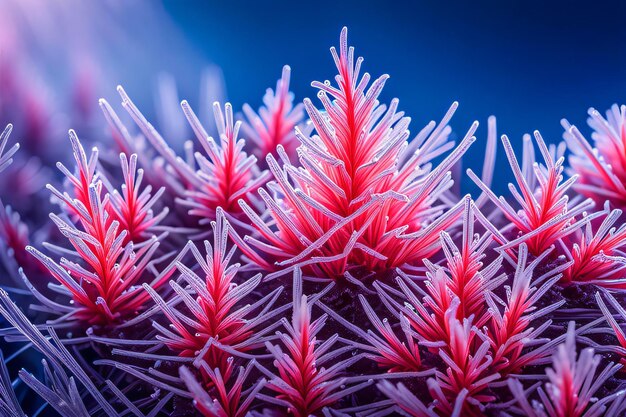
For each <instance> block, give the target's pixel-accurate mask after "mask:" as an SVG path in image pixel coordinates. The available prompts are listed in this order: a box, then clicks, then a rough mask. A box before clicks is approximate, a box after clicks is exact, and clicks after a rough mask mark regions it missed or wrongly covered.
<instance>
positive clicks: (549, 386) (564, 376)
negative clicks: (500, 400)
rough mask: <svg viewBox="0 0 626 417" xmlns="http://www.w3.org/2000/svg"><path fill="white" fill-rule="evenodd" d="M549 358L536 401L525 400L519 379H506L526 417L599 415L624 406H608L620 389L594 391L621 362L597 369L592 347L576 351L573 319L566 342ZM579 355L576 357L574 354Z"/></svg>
mask: <svg viewBox="0 0 626 417" xmlns="http://www.w3.org/2000/svg"><path fill="white" fill-rule="evenodd" d="M557 349H558V350H557V352H556V353H555V354H554V355H553V358H552V368H548V369H546V376H547V377H548V382H547V383H546V384H545V385H544V387H540V388H539V389H538V390H537V392H538V395H539V401H533V402H532V404H531V402H530V401H529V400H528V396H527V394H526V392H525V391H524V389H523V387H522V384H521V382H519V381H518V380H516V379H510V380H509V387H510V389H511V392H512V393H513V395H514V396H515V398H516V400H517V402H518V405H519V407H520V408H521V414H522V415H526V416H529V417H598V416H606V417H609V416H617V415H621V414H622V413H623V412H624V411H625V410H624V407H623V405H621V406H620V409H615V408H614V407H611V409H610V410H611V411H610V413H609V412H607V408H608V406H609V404H611V403H612V402H614V401H616V400H618V401H619V402H620V403H623V401H620V400H619V397H623V396H624V392H623V391H618V392H614V393H612V394H609V395H605V396H603V397H602V398H597V397H595V394H596V393H597V392H598V391H599V390H600V389H601V388H602V387H603V385H604V384H605V383H606V381H607V380H608V379H609V378H610V377H611V376H612V375H614V374H615V373H616V372H617V371H618V370H619V369H620V368H621V365H614V364H612V363H609V364H608V365H607V366H606V367H605V368H604V369H602V370H601V371H600V372H599V373H598V372H597V370H598V367H599V365H600V356H599V355H596V354H595V352H594V350H593V348H586V349H583V351H582V352H581V353H580V354H579V355H577V353H576V331H575V326H574V323H573V322H572V323H570V326H569V328H568V331H567V336H566V339H565V343H563V344H561V345H559V346H558V348H557ZM577 356H578V357H577Z"/></svg>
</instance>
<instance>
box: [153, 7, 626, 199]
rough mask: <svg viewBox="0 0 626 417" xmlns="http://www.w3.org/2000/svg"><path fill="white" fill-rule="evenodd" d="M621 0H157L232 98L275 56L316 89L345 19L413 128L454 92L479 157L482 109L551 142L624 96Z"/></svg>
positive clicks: (508, 126) (625, 39) (269, 79)
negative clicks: (474, 127) (475, 126)
mask: <svg viewBox="0 0 626 417" xmlns="http://www.w3.org/2000/svg"><path fill="white" fill-rule="evenodd" d="M623 4H625V3H620V2H618V1H609V2H571V1H569V2H568V1H551V2H550V1H544V2H522V1H508V2H507V1H473V2H470V1H467V2H426V1H415V2H366V1H327V0H323V1H315V2H298V1H289V2H287V1H262V2H261V1H258V2H257V1H249V2H248V1H232V0H231V1H220V2H216V1H173V0H172V1H165V7H166V9H167V10H168V12H169V13H170V14H171V16H172V17H173V19H174V20H175V22H176V23H177V24H178V25H179V26H180V27H181V28H182V29H183V31H184V32H185V34H186V36H187V37H188V38H189V40H190V41H191V42H193V43H194V46H195V47H196V48H198V49H199V50H200V51H201V52H202V53H203V54H205V56H206V58H207V59H208V60H210V61H212V62H214V63H215V64H217V65H219V66H220V67H221V68H222V69H223V71H224V74H225V79H226V85H227V91H228V98H229V100H231V101H232V102H233V105H234V106H235V107H236V108H240V106H241V104H242V103H244V102H250V104H252V105H253V106H258V105H259V104H260V101H261V96H262V93H263V92H264V90H265V88H267V87H269V86H273V85H274V83H275V80H276V79H277V78H278V77H279V75H280V70H281V67H282V65H283V64H289V65H291V67H292V69H293V77H292V89H293V90H294V91H295V93H296V95H297V97H298V98H299V99H301V98H303V97H305V96H309V97H313V96H314V94H315V92H314V90H313V89H312V88H311V87H310V82H311V81H312V80H324V79H327V78H330V77H332V76H333V75H334V72H333V63H332V59H331V57H330V54H329V53H328V47H330V46H331V45H336V44H337V42H338V37H339V31H340V29H341V27H342V26H344V25H346V26H348V28H349V40H350V43H351V44H352V45H354V46H356V48H357V53H358V54H359V55H361V56H363V57H365V69H366V70H367V71H368V72H370V73H372V75H374V76H376V75H380V74H382V73H388V74H390V75H391V79H390V81H389V82H388V84H387V88H386V89H385V91H384V93H383V95H384V99H385V100H388V99H391V98H393V97H398V98H400V104H401V108H402V109H403V110H405V111H406V112H407V113H408V114H409V115H410V116H411V117H412V119H413V123H412V129H411V130H412V132H414V133H417V131H418V130H419V129H420V128H421V127H422V126H423V125H424V124H425V123H427V122H428V121H429V120H431V119H438V118H440V117H441V116H442V115H443V114H444V112H445V110H446V109H447V107H448V106H449V104H450V103H451V102H452V101H453V100H458V101H459V102H460V104H461V106H460V108H459V111H458V112H457V115H456V116H455V118H454V119H453V123H452V125H453V127H454V130H455V132H456V133H457V134H458V135H462V134H463V133H464V131H465V130H466V129H467V128H468V127H469V125H470V124H471V122H472V121H473V120H475V119H476V120H479V121H480V122H481V125H482V127H481V128H480V130H479V133H478V137H479V143H477V144H476V145H474V148H473V149H472V150H471V151H470V154H469V155H468V157H467V158H466V165H470V166H472V167H476V168H479V167H480V166H481V164H482V155H483V152H484V146H483V145H484V140H485V136H486V119H487V117H488V116H489V115H490V114H495V115H496V116H497V117H498V127H499V133H506V134H507V135H509V137H510V138H511V139H512V140H513V142H514V143H515V144H517V145H520V141H521V136H522V134H523V133H527V132H532V131H533V130H535V129H538V130H540V131H541V132H542V133H543V135H544V137H545V138H546V139H547V140H549V141H551V142H556V141H559V140H561V134H562V129H561V127H560V124H559V121H560V119H561V118H563V117H567V118H568V119H569V120H570V121H572V122H574V123H576V124H578V125H584V124H585V120H586V111H587V109H588V107H590V106H593V107H596V108H598V109H602V110H604V109H606V108H608V107H609V106H610V105H611V104H612V103H614V102H621V103H623V102H625V101H626V100H625V98H626V36H625V35H626V25H625V24H624V22H625V18H626V6H625V5H623ZM582 127H584V129H583V131H584V132H587V128H586V126H582ZM518 149H519V146H518ZM499 151H500V153H499V158H498V172H497V177H498V178H499V179H500V180H499V182H498V184H497V185H496V187H495V188H496V189H497V191H499V192H503V191H504V187H505V181H504V180H502V178H504V177H506V179H507V180H508V179H509V178H510V175H509V169H508V168H507V167H506V162H505V161H504V158H503V157H502V155H503V153H502V152H501V148H500V149H499ZM502 173H505V174H504V175H503V174H502Z"/></svg>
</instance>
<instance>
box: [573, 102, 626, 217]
mask: <svg viewBox="0 0 626 417" xmlns="http://www.w3.org/2000/svg"><path fill="white" fill-rule="evenodd" d="M588 113H589V119H588V123H589V126H591V128H592V129H593V133H592V134H591V138H592V140H593V145H594V146H592V145H591V144H590V143H589V142H588V141H587V139H585V137H584V136H583V135H582V134H581V133H580V131H579V130H578V129H577V128H576V127H575V126H572V125H570V124H569V123H568V122H567V120H563V121H562V125H563V127H564V128H565V133H564V134H563V138H564V139H565V142H566V143H567V146H568V148H569V150H570V151H571V155H570V157H569V164H570V167H571V171H572V172H573V173H576V174H578V175H579V178H580V179H579V181H578V184H576V185H575V186H574V189H575V190H576V191H577V192H579V193H580V194H582V195H585V196H587V197H590V198H593V199H594V200H595V201H596V202H597V203H598V205H602V204H604V202H605V201H607V200H609V201H611V203H612V204H614V205H616V206H617V207H619V208H623V207H624V206H625V205H626V168H624V167H625V166H626V159H625V158H626V157H625V156H624V155H626V122H625V121H626V106H624V105H622V106H618V105H617V104H614V105H613V106H612V107H611V108H610V109H609V110H608V111H607V112H606V118H604V117H602V115H601V114H600V113H599V112H598V111H597V110H596V109H593V108H591V109H589V112H588Z"/></svg>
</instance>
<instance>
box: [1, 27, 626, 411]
mask: <svg viewBox="0 0 626 417" xmlns="http://www.w3.org/2000/svg"><path fill="white" fill-rule="evenodd" d="M331 53H332V57H333V59H334V62H335V65H336V67H337V71H338V74H337V75H336V76H335V82H334V83H333V82H330V81H325V82H314V83H313V87H315V88H316V89H317V90H318V93H317V97H318V99H319V103H320V106H321V107H319V108H318V106H316V105H315V104H314V103H313V101H311V100H309V99H304V101H303V103H301V104H300V103H296V101H295V98H294V96H293V94H292V93H291V92H290V91H289V81H290V68H289V67H287V66H285V67H284V68H283V73H282V77H281V78H280V80H279V81H278V83H277V85H276V89H275V90H271V89H270V90H268V91H267V93H266V95H265V96H264V98H263V102H264V106H263V107H261V109H259V110H258V112H255V111H254V110H252V108H251V107H250V106H248V105H244V106H243V109H242V110H243V115H242V116H239V115H238V114H236V112H235V111H234V110H233V106H232V105H231V104H230V103H226V104H224V105H221V104H219V103H215V104H214V105H213V113H214V118H215V128H216V131H217V137H215V138H214V137H212V136H211V135H210V134H209V133H208V132H209V131H211V129H210V128H208V127H205V126H203V125H202V123H201V122H200V120H199V118H198V117H197V116H196V114H195V113H194V111H193V110H192V109H191V106H190V105H189V104H188V102H187V101H183V102H182V103H181V107H182V113H183V114H184V116H185V117H186V119H187V121H188V122H189V125H190V126H191V130H192V131H193V132H194V134H195V137H196V140H195V141H189V142H187V143H186V144H185V147H184V149H185V154H184V155H183V156H179V155H177V154H176V152H175V151H174V149H175V147H174V146H172V145H171V144H170V143H168V140H167V138H165V137H163V136H161V134H160V133H159V131H158V130H157V129H156V128H155V127H154V126H153V125H152V124H151V123H150V121H149V120H148V118H147V117H146V116H144V115H143V114H142V113H141V112H140V110H139V109H138V108H137V106H135V104H134V103H133V102H132V101H131V99H130V97H129V95H128V94H127V93H126V92H125V91H124V90H123V89H122V88H121V87H120V88H119V89H118V91H119V93H120V95H121V99H122V106H123V108H124V109H125V110H126V111H127V112H128V113H129V115H130V117H131V119H132V120H133V121H134V122H135V123H136V126H135V128H131V127H130V126H126V125H125V124H124V123H123V122H122V118H121V117H120V116H118V114H117V113H116V111H115V110H114V108H113V106H111V105H110V104H109V103H107V102H106V101H104V100H101V101H100V107H101V108H102V110H103V112H104V115H105V119H106V121H107V122H108V123H109V126H110V132H111V136H112V141H111V144H110V145H108V146H107V147H105V148H102V149H104V150H105V151H104V152H102V155H99V150H98V148H97V147H94V148H93V149H92V150H91V152H90V153H88V152H86V151H85V149H84V147H83V145H82V144H81V142H80V141H79V140H78V137H77V135H76V133H74V131H70V135H69V136H70V145H71V148H72V151H73V156H74V166H73V167H67V166H66V165H64V164H62V163H58V164H57V166H58V169H59V170H60V171H61V173H62V174H63V175H64V177H65V180H64V181H63V183H62V184H61V183H58V182H54V181H53V182H54V184H55V185H48V187H47V188H48V189H49V190H50V191H51V193H52V196H51V198H52V201H53V202H54V203H56V204H58V206H59V207H60V212H59V214H50V219H51V221H52V223H53V224H54V225H55V226H56V228H46V229H45V233H43V232H42V233H40V234H33V233H31V228H29V227H28V225H31V224H33V223H34V222H30V221H29V219H28V218H26V217H25V216H23V218H24V219H26V222H24V221H23V218H22V217H21V216H20V214H18V212H16V211H15V210H14V209H12V208H11V207H10V206H8V205H6V206H5V205H4V204H2V202H0V209H1V211H0V247H1V249H2V254H1V257H0V261H1V266H2V272H3V274H4V275H3V276H2V288H3V289H2V290H1V291H0V314H1V315H2V317H4V322H3V323H4V325H3V328H2V329H1V330H0V335H1V336H2V337H3V340H4V342H3V344H2V346H3V350H4V353H5V356H4V357H2V360H3V364H4V365H3V367H2V368H1V369H0V412H1V413H2V414H3V415H11V416H26V415H43V413H46V415H48V414H47V413H53V412H56V413H58V415H61V416H90V415H103V416H127V415H135V416H146V417H148V416H157V415H177V416H182V415H204V416H219V417H244V416H249V415H250V416H277V415H279V416H280V415H285V416H286V415H293V416H296V417H308V416H322V415H324V416H363V417H365V416H384V415H395V414H402V415H407V416H414V417H447V416H454V417H464V416H470V417H480V416H503V417H504V416H514V415H528V416H537V417H540V416H541V417H543V416H545V417H557V416H558V417H599V416H607V417H610V416H619V415H624V413H626V401H625V400H624V397H625V395H626V378H625V377H624V375H623V373H622V372H621V370H620V369H621V365H622V364H625V363H626V309H625V308H624V306H623V301H624V299H626V297H625V296H626V294H625V293H624V290H626V276H625V274H626V268H625V265H626V253H625V251H626V225H624V224H623V217H622V210H621V209H622V206H624V205H625V204H626V174H625V173H624V165H625V164H624V162H625V161H624V155H625V154H626V153H625V152H626V151H625V150H626V127H625V126H626V122H625V120H626V119H625V114H626V111H625V109H624V107H621V108H618V107H617V106H616V107H614V108H612V109H611V111H610V112H609V113H608V116H607V118H606V119H604V118H602V117H601V116H600V115H599V114H598V113H597V112H596V111H595V110H592V111H591V112H590V115H591V119H590V125H591V126H592V127H593V128H594V130H595V132H594V134H593V135H592V139H593V141H594V144H595V146H596V147H595V148H594V147H592V145H591V144H590V143H589V142H588V141H587V140H586V139H585V138H584V137H583V136H582V134H581V133H580V132H579V131H578V129H576V128H575V127H573V126H570V125H569V124H568V123H567V122H563V124H564V126H565V128H566V132H565V135H564V137H565V142H564V143H562V144H559V145H548V144H547V143H546V141H544V139H543V138H542V136H541V135H540V134H539V133H538V132H535V133H534V141H535V142H536V146H535V145H534V144H533V140H532V139H531V136H530V135H527V136H525V137H524V138H523V141H522V147H521V148H522V149H521V150H522V155H521V163H520V162H519V160H518V156H516V149H514V146H513V143H512V141H511V140H510V139H508V138H507V137H506V136H502V144H503V146H504V151H505V155H506V158H507V159H508V161H509V163H510V165H511V169H512V173H513V176H514V178H515V181H516V183H517V184H516V185H513V184H510V185H509V190H510V196H511V197H510V198H509V197H498V196H497V195H496V194H495V193H494V192H493V191H492V190H491V182H492V179H493V167H494V161H495V155H496V147H497V143H496V142H497V136H496V126H495V119H494V118H491V119H490V120H489V124H488V134H487V141H486V154H485V162H484V165H483V167H482V173H481V175H480V176H479V175H477V174H475V173H474V172H473V171H472V170H468V171H467V175H468V177H469V178H470V179H471V180H473V181H474V183H475V184H476V185H477V186H478V192H479V194H478V195H476V196H472V195H470V194H468V195H465V196H460V195H458V194H457V193H456V192H455V187H453V185H454V183H455V182H458V181H460V180H461V178H460V177H459V176H456V175H453V173H458V172H459V170H458V169H457V168H458V167H459V163H460V161H461V159H462V157H463V155H464V154H465V153H466V151H467V149H468V148H469V147H470V146H471V145H472V144H473V143H474V142H476V141H477V139H476V137H475V136H474V135H475V133H476V132H477V128H478V122H475V123H474V124H472V125H471V127H470V128H469V130H468V132H467V133H466V134H465V135H464V136H463V137H462V138H461V140H460V141H459V142H458V143H455V142H454V141H453V140H452V139H451V131H452V129H451V128H450V126H449V122H450V120H451V117H452V115H453V114H454V112H455V111H456V109H457V104H456V103H454V104H453V105H452V106H451V108H450V109H449V110H448V112H447V113H446V114H445V115H444V117H443V118H442V119H441V121H440V122H439V123H436V122H434V121H433V122H430V123H428V124H427V125H426V126H425V127H424V128H422V129H421V130H420V131H419V133H418V134H417V135H416V136H415V137H413V138H411V134H410V132H409V125H410V119H409V118H408V117H406V116H405V115H404V113H403V112H402V111H400V110H399V101H398V100H397V99H393V100H391V101H390V102H389V103H388V104H383V101H384V100H383V97H384V96H383V95H382V91H383V87H384V84H385V81H386V80H387V78H388V76H387V75H383V76H381V77H378V78H376V79H374V80H373V81H372V78H371V77H370V75H369V74H368V73H363V72H362V63H363V60H362V58H357V57H356V56H355V52H354V49H353V48H352V47H349V46H348V42H347V30H346V29H344V30H343V31H342V33H341V38H340V46H339V48H338V50H336V49H335V48H331ZM305 113H306V116H307V117H308V119H305ZM244 118H245V120H244ZM10 131H11V126H8V127H7V129H6V130H5V131H4V133H2V135H1V136H0V171H1V170H3V169H5V168H7V167H8V166H9V165H10V164H11V162H12V161H13V156H14V155H15V154H16V152H17V150H18V147H17V145H13V146H11V145H10V144H9V142H10V138H9V134H10ZM195 148H197V149H198V150H197V151H195V150H194V149H195ZM566 152H569V159H567V158H566ZM115 154H117V156H116V155H115ZM537 155H539V156H540V158H537ZM153 190H155V191H153ZM2 195H8V193H3V194H2ZM611 205H616V206H617V207H615V208H612V207H611ZM44 240H45V242H44ZM573 320H575V321H576V322H574V321H573ZM36 362H41V366H37V365H36ZM613 362H619V363H618V364H614V363H613ZM19 368H23V369H21V370H20V369H19ZM33 393H35V394H37V395H38V397H39V398H40V400H37V401H30V400H28V401H27V400H26V399H27V398H31V397H32V395H33ZM53 410H54V411H53Z"/></svg>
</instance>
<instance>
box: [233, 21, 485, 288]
mask: <svg viewBox="0 0 626 417" xmlns="http://www.w3.org/2000/svg"><path fill="white" fill-rule="evenodd" d="M347 42H348V41H347V29H345V28H344V30H343V31H342V33H341V38H340V48H339V52H337V51H336V50H335V48H332V49H331V53H332V55H333V59H334V60H335V65H336V67H337V70H338V72H339V74H338V75H337V76H336V77H335V78H336V81H337V86H336V87H335V86H332V85H331V83H330V82H324V83H321V82H314V83H313V86H314V87H315V88H317V89H319V93H318V98H319V99H320V101H321V103H322V105H323V107H324V111H321V110H318V109H317V108H315V106H314V105H313V103H312V102H311V101H310V100H309V99H305V100H304V106H305V109H306V111H307V113H308V115H309V117H310V118H311V122H312V126H313V127H314V129H315V134H313V132H310V131H309V130H310V129H304V130H302V129H300V128H298V127H296V137H297V138H298V140H299V141H300V143H301V146H300V147H299V148H298V154H299V160H300V163H301V165H302V166H301V167H297V166H294V165H292V163H291V161H290V160H289V158H288V156H287V154H286V153H285V152H284V150H283V149H282V147H279V148H278V155H279V156H280V162H279V161H277V160H276V159H275V158H274V157H273V156H272V155H268V157H267V162H268V166H269V169H270V171H271V172H272V174H273V176H274V181H272V182H270V183H268V185H267V191H266V190H265V189H263V188H261V189H259V194H260V195H261V198H262V199H263V201H264V202H265V205H266V206H267V210H268V212H267V214H268V215H269V216H270V217H271V225H270V224H267V223H266V222H265V220H264V219H263V216H260V215H258V214H257V213H255V212H254V210H253V209H252V208H251V207H250V206H249V205H248V204H246V203H245V202H241V204H242V208H243V210H244V211H245V213H246V214H247V215H248V217H249V218H250V220H251V222H252V225H253V226H254V228H255V235H252V236H247V237H246V238H245V239H242V238H240V237H235V238H236V239H237V241H238V242H237V243H238V246H239V247H240V248H241V250H242V251H243V252H244V253H245V255H246V256H247V257H248V258H249V259H250V260H251V261H253V262H255V263H256V264H257V265H259V266H260V267H261V268H263V269H265V270H269V271H275V270H277V269H283V270H290V268H293V267H294V266H296V265H298V266H300V267H305V268H306V269H307V270H312V274H313V275H314V276H316V277H319V278H330V279H341V278H343V277H344V275H345V273H346V272H348V271H349V270H350V269H351V268H355V267H357V268H358V267H365V268H367V269H368V270H370V271H379V270H387V269H390V268H395V267H399V266H402V265H404V264H416V263H420V262H421V260H422V259H423V258H425V257H428V256H430V255H432V254H434V253H436V252H437V251H438V247H437V241H438V236H439V232H440V231H442V230H445V229H446V228H447V227H449V226H450V225H451V224H453V223H454V222H455V221H456V219H457V218H458V216H459V215H460V212H461V209H462V206H460V205H458V204H457V205H454V204H449V205H448V204H446V203H440V202H439V200H440V199H441V198H442V197H443V194H444V192H445V191H446V190H448V189H449V188H450V187H451V185H452V179H451V174H450V168H451V167H452V166H453V165H454V164H455V163H456V162H457V161H458V160H459V159H460V157H461V156H462V154H463V153H464V152H465V150H466V149H467V148H468V147H469V145H470V144H471V143H472V142H473V141H474V138H473V136H472V135H473V133H474V130H475V129H476V126H477V124H475V125H473V126H472V128H471V129H470V131H469V132H468V134H467V135H466V137H465V138H464V139H463V141H462V142H461V144H460V145H459V147H458V148H456V149H455V150H454V151H453V152H452V153H451V154H450V155H449V156H448V157H447V158H446V159H445V160H444V162H442V163H441V164H440V165H439V166H437V167H436V168H434V169H433V170H432V171H431V170H430V165H429V164H428V163H429V161H431V160H432V159H433V158H434V157H436V156H439V155H441V154H442V153H444V152H446V151H447V150H449V149H450V148H451V147H452V146H453V143H451V142H446V140H447V136H448V134H449V128H448V127H447V123H448V120H449V119H450V117H451V115H452V113H453V112H454V110H455V109H456V104H454V105H453V107H452V108H451V109H450V111H449V112H448V114H446V116H445V118H444V120H443V121H442V122H441V123H440V124H439V125H438V126H437V127H435V123H434V122H433V123H431V124H429V125H428V126H427V127H426V128H424V129H423V130H422V132H420V134H419V135H418V137H417V138H416V139H415V140H414V142H413V143H414V144H417V146H418V147H420V146H421V147H420V148H418V149H416V148H415V146H413V145H407V143H406V141H407V139H408V136H409V132H408V130H407V128H408V125H409V119H408V118H407V117H404V113H402V112H398V111H397V107H398V100H396V99H394V100H392V102H391V103H390V105H389V107H388V108H387V106H384V105H380V104H379V102H378V96H379V95H380V93H381V91H382V88H383V86H384V84H385V82H386V80H387V78H388V76H387V75H383V76H381V77H379V78H378V79H376V80H374V81H373V82H372V84H371V85H370V86H369V88H368V84H369V82H370V75H369V74H367V73H365V74H363V76H362V77H361V78H360V79H359V76H360V70H361V63H362V61H363V60H362V58H358V59H356V61H355V59H354V48H352V47H350V48H348V44H347ZM281 164H282V166H281Z"/></svg>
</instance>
